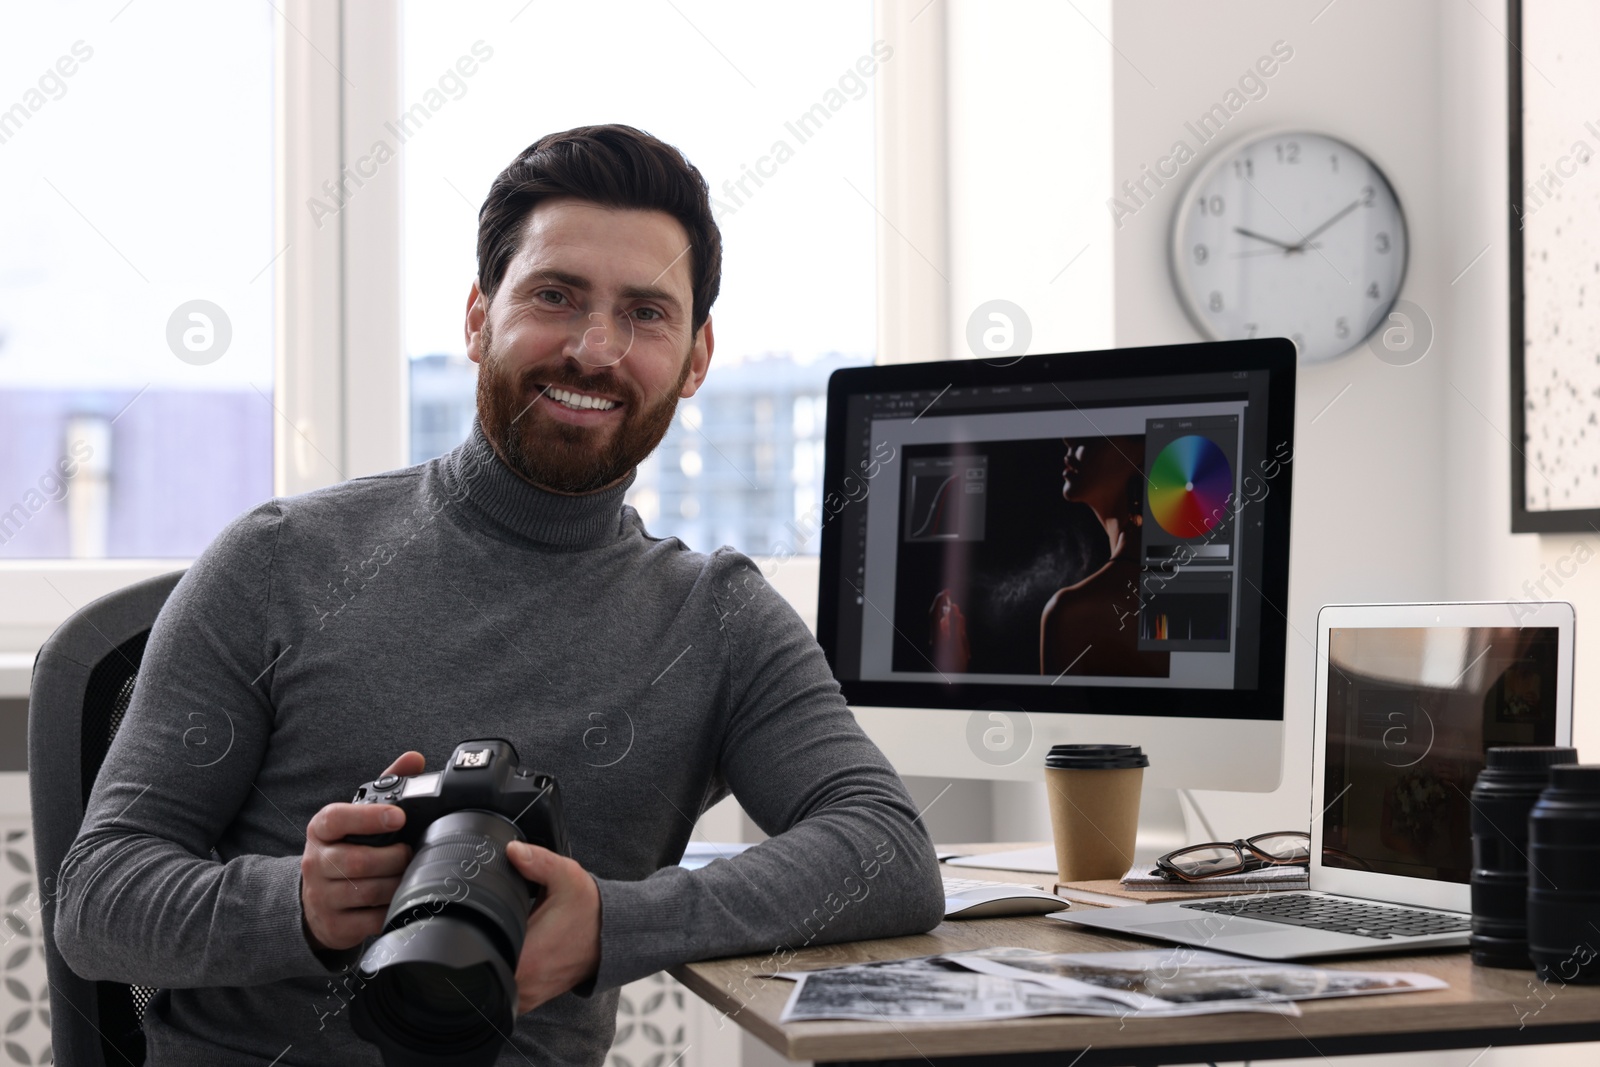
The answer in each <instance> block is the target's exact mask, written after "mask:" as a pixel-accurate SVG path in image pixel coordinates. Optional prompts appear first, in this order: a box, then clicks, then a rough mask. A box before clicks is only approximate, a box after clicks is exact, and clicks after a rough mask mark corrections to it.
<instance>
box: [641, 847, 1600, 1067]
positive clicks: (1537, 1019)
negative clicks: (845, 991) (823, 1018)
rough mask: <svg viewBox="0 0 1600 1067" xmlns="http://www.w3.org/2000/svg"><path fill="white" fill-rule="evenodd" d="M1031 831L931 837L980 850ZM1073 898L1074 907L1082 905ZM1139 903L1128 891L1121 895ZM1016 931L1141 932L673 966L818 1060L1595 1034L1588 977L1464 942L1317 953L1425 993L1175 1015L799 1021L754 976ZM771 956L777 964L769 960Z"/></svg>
mask: <svg viewBox="0 0 1600 1067" xmlns="http://www.w3.org/2000/svg"><path fill="white" fill-rule="evenodd" d="M1030 844H1037V842H1015V843H1005V844H988V845H941V846H940V851H957V852H963V853H981V852H992V851H1000V850H1004V849H1013V848H1025V847H1028V846H1029V845H1030ZM949 870H950V873H951V874H952V876H953V877H960V878H968V877H970V878H983V879H987V880H990V881H1015V882H1032V883H1035V884H1044V885H1047V886H1048V885H1049V884H1050V882H1052V881H1054V878H1053V877H1052V876H1051V875H1047V874H1040V875H1030V874H1025V873H1021V872H1018V871H989V870H982V869H977V868H970V867H954V868H949ZM1086 906H1087V905H1082V904H1075V905H1073V907H1086ZM1133 906H1134V907H1139V906H1140V905H1133ZM990 945H1020V946H1023V947H1025V948H1035V949H1040V950H1043V951H1048V952H1113V951H1121V950H1127V949H1137V948H1149V947H1150V946H1151V942H1148V941H1138V940H1133V939H1127V938H1118V937H1112V936H1107V935H1104V934H1101V933H1097V932H1094V931H1091V930H1089V929H1087V928H1084V927H1075V926H1070V925H1068V924H1066V923H1063V922H1061V921H1060V920H1058V919H1049V918H1045V917H1044V916H1042V915H1041V916H1027V917H1018V918H1008V919H969V920H963V921H955V922H951V921H946V922H943V923H940V924H939V925H938V926H937V927H935V928H934V929H933V930H931V931H929V932H928V933H926V934H919V935H916V936H913V937H897V938H890V939H886V940H881V941H856V942H849V943H845V944H839V945H822V946H817V947H811V948H806V949H801V950H798V951H796V952H795V953H794V954H793V955H792V956H791V957H789V958H787V959H783V960H774V958H773V957H771V956H770V955H763V956H748V957H742V958H730V959H721V960H707V961H704V962H701V963H691V964H686V965H684V966H681V967H675V968H673V969H672V971H671V974H672V976H673V977H674V978H676V979H677V980H678V981H679V982H681V983H683V984H684V985H685V986H687V987H688V988H689V989H691V990H693V991H694V992H695V993H696V994H697V995H698V996H700V997H701V998H702V999H704V1000H705V1001H707V1002H708V1003H710V1004H711V1005H712V1006H713V1007H715V1008H717V1009H719V1010H720V1011H723V1012H725V1013H727V1014H728V1015H729V1016H730V1017H731V1018H732V1019H733V1020H734V1021H735V1022H737V1023H738V1024H739V1025H740V1026H742V1027H744V1028H745V1029H746V1030H748V1031H750V1033H752V1034H754V1035H755V1036H756V1037H758V1038H760V1039H761V1040H762V1041H764V1042H766V1043H767V1044H768V1045H770V1046H771V1047H772V1048H774V1049H776V1050H777V1051H778V1052H779V1053H780V1054H782V1055H784V1056H787V1057H789V1058H790V1059H794V1060H808V1059H809V1060H816V1061H817V1062H818V1063H819V1064H823V1063H827V1064H838V1065H841V1067H843V1065H847V1064H853V1063H857V1062H860V1063H868V1062H871V1063H875V1064H880V1065H881V1064H883V1063H885V1062H888V1063H903V1064H907V1065H910V1064H924V1063H927V1062H928V1061H930V1060H931V1061H936V1062H937V1063H938V1064H939V1065H940V1067H978V1065H980V1064H994V1063H1002V1064H1006V1065H1010V1067H1044V1065H1047V1064H1048V1065H1050V1067H1112V1065H1134V1067H1138V1065H1144V1064H1160V1063H1194V1062H1204V1061H1206V1060H1217V1061H1220V1060H1244V1059H1248V1060H1262V1059H1268V1060H1270V1059H1284V1058H1291V1057H1302V1056H1304V1057H1310V1056H1318V1055H1320V1056H1345V1055H1355V1054H1370V1053H1380V1052H1414V1051H1421V1050H1426V1049H1451V1048H1484V1047H1486V1046H1489V1045H1494V1046H1496V1047H1503V1046H1508V1045H1530V1044H1548V1043H1554V1042H1570V1041H1600V986H1563V985H1559V984H1556V983H1551V985H1550V986H1548V987H1546V986H1544V985H1542V984H1541V983H1539V982H1538V981H1537V980H1536V979H1535V978H1534V976H1533V972H1532V971H1512V970H1500V969H1496V968H1489V967H1474V966H1472V964H1471V962H1470V961H1469V960H1468V957H1467V953H1466V952H1465V950H1463V951H1460V952H1452V953H1442V954H1437V955H1412V956H1388V957H1384V956H1373V957H1365V958H1361V959H1355V960H1347V961H1343V962H1323V963H1320V964H1319V966H1327V967H1334V968H1341V967H1342V968H1347V969H1355V970H1395V971H1421V972H1424V973H1427V974H1433V975H1437V976H1438V977H1440V978H1443V979H1444V980H1445V981H1447V982H1449V983H1450V988H1448V989H1441V990H1437V991H1430V992H1424V993H1399V994H1393V995H1385V996H1371V997H1348V998H1344V999H1338V1000H1322V1001H1309V1002H1305V1003H1302V1004H1301V1005H1300V1008H1301V1011H1302V1012H1303V1013H1304V1014H1303V1015H1302V1016H1301V1017H1299V1018H1284V1017H1282V1016H1276V1015H1267V1014H1257V1013H1244V1012H1236V1013H1229V1014H1225V1015H1200V1016H1191V1017H1188V1018H1178V1019H1136V1018H1129V1019H1115V1018H1095V1017H1089V1016H1077V1015H1051V1016H1043V1017H1038V1018H1031V1019H1008V1020H1005V1021H1002V1022H986V1023H934V1022H915V1023H903V1022H901V1023H895V1022H888V1021H885V1022H882V1023H877V1022H856V1021H844V1020H841V1021H832V1022H802V1023H790V1024H787V1025H783V1026H780V1025H779V1024H778V1015H779V1014H780V1013H781V1012H782V1010H783V1006H784V1004H785V1003H786V1002H787V1001H788V999H789V994H790V992H791V991H792V990H793V989H794V983H793V982H789V981H785V980H783V979H780V978H774V979H761V978H756V977H755V975H756V974H757V973H759V972H760V971H763V970H773V969H782V970H791V971H804V970H813V969H816V968H818V967H835V966H838V965H840V964H844V963H859V962H863V961H866V960H882V959H900V958H905V957H909V956H927V955H932V954H934V953H938V952H952V951H959V950H964V949H973V948H982V947H984V946H990ZM775 963H776V964H777V966H776V967H775V966H774V964H775Z"/></svg>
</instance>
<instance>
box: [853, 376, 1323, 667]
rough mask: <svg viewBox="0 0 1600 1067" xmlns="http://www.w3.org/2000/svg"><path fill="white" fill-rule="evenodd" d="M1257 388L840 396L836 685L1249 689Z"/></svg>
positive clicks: (1251, 384)
mask: <svg viewBox="0 0 1600 1067" xmlns="http://www.w3.org/2000/svg"><path fill="white" fill-rule="evenodd" d="M1268 377H1269V373H1268V371H1266V370H1264V369H1258V370H1225V371H1214V372H1206V373H1195V374H1163V375H1159V376H1155V375H1150V376H1144V377H1132V376H1130V377H1128V378H1122V379H1112V378H1093V379H1087V380H1069V379H1067V378H1066V377H1065V376H1063V375H1060V374H1059V373H1058V374H1057V375H1056V376H1055V380H1040V381H1035V382H1024V381H1013V382H1010V383H1007V384H994V385H984V386H979V387H975V388H947V389H944V390H942V391H941V390H939V389H935V388H929V389H923V390H904V391H886V392H868V391H862V392H857V393H851V394H847V395H846V396H845V397H844V404H845V437H844V448H845V452H844V471H845V475H844V479H843V485H842V487H840V488H841V490H842V491H843V492H844V493H845V494H846V495H847V496H848V497H849V499H850V501H851V503H852V504H853V505H855V506H850V507H847V508H845V509H843V510H842V511H841V513H840V519H841V520H842V521H843V524H844V525H843V529H842V531H841V534H840V544H841V550H840V556H839V568H838V574H837V578H838V582H839V588H838V600H837V604H838V612H837V625H838V631H837V642H836V651H835V657H836V662H835V671H836V673H837V675H838V677H839V678H840V679H841V681H847V680H849V681H859V682H863V683H874V682H876V683H918V682H920V683H941V682H948V681H958V682H961V683H979V684H983V685H986V686H1056V687H1058V691H1059V687H1063V686H1068V687H1072V686H1077V687H1090V686H1092V687H1141V688H1145V689H1149V688H1173V689H1191V690H1193V689H1213V690H1225V689H1232V690H1241V689H1243V690H1248V689H1254V688H1256V686H1257V684H1258V677H1259V671H1260V662H1259V660H1260V656H1261V655H1262V650H1261V620H1262V611H1263V610H1274V609H1272V608H1270V607H1264V605H1263V603H1262V592H1261V590H1262V586H1263V580H1262V545H1263V539H1264V537H1265V536H1267V534H1266V532H1265V531H1264V529H1263V519H1264V513H1265V511H1266V509H1265V508H1264V507H1261V506H1259V505H1260V503H1261V501H1263V500H1265V499H1266V497H1267V496H1268V494H1270V493H1271V492H1272V491H1273V490H1274V480H1275V479H1277V478H1279V477H1280V474H1281V472H1284V471H1286V470H1287V467H1288V463H1289V461H1290V459H1291V458H1292V457H1291V455H1290V443H1289V442H1288V441H1283V442H1279V443H1278V444H1277V446H1276V447H1272V446H1271V445H1269V442H1268V440H1267V398H1268ZM1283 481H1284V483H1286V482H1287V476H1286V475H1283ZM1284 492H1287V489H1284ZM1278 536H1283V537H1286V536H1287V531H1286V530H1284V531H1279V532H1278ZM990 691H993V690H990ZM1041 695H1042V694H1041Z"/></svg>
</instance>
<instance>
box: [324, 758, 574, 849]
mask: <svg viewBox="0 0 1600 1067" xmlns="http://www.w3.org/2000/svg"><path fill="white" fill-rule="evenodd" d="M351 803H352V804H393V805H395V806H396V807H398V808H400V809H401V810H402V811H404V812H405V813H406V821H405V825H404V826H401V827H400V828H399V829H398V830H391V831H389V832H388V833H382V834H352V835H350V836H349V837H346V838H345V840H346V841H348V842H350V843H351V844H356V845H376V846H383V845H389V844H393V843H395V842H396V841H398V842H401V843H403V844H406V845H409V846H411V849H412V851H413V852H415V851H416V848H417V846H418V844H420V843H421V841H422V838H423V835H424V834H426V833H427V831H428V827H430V826H432V825H433V824H434V822H436V821H437V820H439V819H440V818H443V817H444V816H446V815H450V814H453V813H454V812H458V811H464V810H477V811H487V812H491V813H493V814H496V815H499V816H502V817H503V818H505V819H506V820H507V821H508V822H510V823H512V824H513V825H515V826H516V828H517V829H518V830H519V831H521V833H522V839H523V840H524V841H526V842H528V843H529V844H531V845H539V846H541V847H543V848H547V849H549V850H550V851H551V852H554V853H556V854H558V855H561V856H570V855H572V849H571V845H570V844H569V842H568V840H567V824H566V820H565V819H564V818H563V817H562V814H561V791H560V789H559V788H558V787H557V785H556V780H555V779H554V778H552V777H551V776H550V775H548V774H539V773H537V772H535V771H532V770H529V769H528V768H526V767H523V766H522V765H521V763H520V761H519V760H518V758H517V750H516V749H515V748H514V747H512V744H511V742H509V741H507V740H505V739H503V738H499V737H491V738H484V739H481V740H476V741H463V742H461V744H459V745H457V746H456V750H455V752H453V753H452V754H451V756H450V760H449V762H448V763H446V764H445V766H444V769H443V770H438V771H428V772H426V773H423V774H416V775H411V776H409V777H401V776H400V775H395V774H386V775H383V776H382V777H380V778H376V779H374V780H373V781H370V782H367V783H366V784H365V785H363V786H361V787H360V788H359V789H357V790H356V795H355V796H354V797H353V798H352V799H351Z"/></svg>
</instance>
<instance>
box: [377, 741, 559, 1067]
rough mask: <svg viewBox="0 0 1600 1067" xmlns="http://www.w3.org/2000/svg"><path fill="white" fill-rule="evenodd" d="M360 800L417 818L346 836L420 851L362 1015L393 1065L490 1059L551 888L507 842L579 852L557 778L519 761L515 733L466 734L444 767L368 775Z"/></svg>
mask: <svg viewBox="0 0 1600 1067" xmlns="http://www.w3.org/2000/svg"><path fill="white" fill-rule="evenodd" d="M352 803H355V804H393V805H395V806H397V807H399V808H401V809H402V810H404V811H405V813H406V821H405V825H404V826H402V827H401V828H400V829H398V830H395V831H392V832H390V833H385V834H364V835H354V836H351V837H347V838H345V840H346V841H347V842H350V843H352V844H358V845H379V846H382V845H388V844H392V843H394V842H396V841H399V842H403V843H405V844H407V845H410V846H411V849H412V856H411V863H410V865H409V866H407V867H406V872H405V874H404V875H403V876H402V877H401V879H400V886H399V888H397V889H396V890H395V894H394V898H393V900H392V901H391V902H390V904H389V913H388V916H387V918H386V919H385V920H384V926H383V932H382V933H381V934H380V935H379V936H378V938H377V940H375V941H374V942H373V943H372V945H371V946H370V947H369V948H368V949H367V950H366V952H365V953H364V954H363V955H362V957H361V962H360V964H359V965H358V970H359V972H360V975H361V977H362V978H363V979H364V980H365V982H366V984H365V986H364V987H363V988H362V990H361V992H360V994H359V995H358V996H356V997H355V999H354V1002H353V1004H352V1011H351V1024H352V1025H353V1026H354V1028H355V1031H356V1033H357V1034H358V1035H360V1036H361V1037H362V1038H364V1039H366V1040H367V1041H370V1042H372V1043H373V1044H375V1045H377V1046H378V1048H379V1049H380V1050H381V1051H382V1052H383V1059H384V1063H385V1064H387V1065H388V1067H424V1065H426V1067H440V1065H450V1067H478V1065H485V1067H487V1065H489V1064H492V1063H494V1061H495V1059H496V1057H497V1056H498V1055H499V1053H500V1049H501V1047H502V1045H503V1044H504V1043H505V1040H506V1038H505V1036H504V1035H507V1034H510V1033H511V1028H512V1025H513V1021H514V1019H515V1015H516V1003H517V984H516V969H517V960H518V959H519V957H520V956H521V954H522V940H523V934H524V932H525V931H526V928H527V923H528V915H529V914H530V913H531V912H532V911H533V909H534V908H535V907H536V906H537V905H538V904H539V902H540V901H542V900H543V899H544V887H543V886H539V885H535V884H532V883H530V882H528V881H527V880H526V879H524V878H523V877H522V875H521V874H519V873H518V872H517V869H516V868H515V867H513V866H512V865H511V861H510V860H509V859H507V858H506V846H507V845H509V844H510V843H511V842H513V841H526V842H528V843H529V844H534V845H540V846H542V847H544V848H547V849H549V850H550V851H552V852H555V853H557V854H559V855H562V856H570V855H571V854H572V852H571V848H570V847H569V845H568V841H567V827H566V822H565V821H564V820H563V818H562V815H561V794H560V792H559V790H558V789H557V788H556V781H555V779H554V778H552V777H550V776H549V775H548V774H537V773H535V772H533V771H530V770H528V769H527V768H525V767H522V766H520V765H519V763H518V760H517V750H516V749H515V748H513V747H512V746H511V743H510V742H509V741H505V740H502V739H500V738H488V739H486V740H481V741H463V742H462V743H461V744H459V745H457V746H456V750H455V752H454V754H452V755H451V757H450V762H449V763H448V764H446V765H445V767H444V769H443V770H438V771H429V772H428V773H426V774H418V775H413V776H411V777H408V778H402V777H400V776H398V775H393V774H388V775H384V776H383V777H381V778H378V779H377V780H375V781H371V782H368V783H367V784H366V785H363V786H362V787H361V788H360V789H358V790H356V795H355V797H354V799H353V800H352Z"/></svg>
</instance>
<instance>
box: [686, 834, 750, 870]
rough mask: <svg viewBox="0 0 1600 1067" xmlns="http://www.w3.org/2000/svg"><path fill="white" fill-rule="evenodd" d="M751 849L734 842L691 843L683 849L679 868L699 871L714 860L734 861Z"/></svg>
mask: <svg viewBox="0 0 1600 1067" xmlns="http://www.w3.org/2000/svg"><path fill="white" fill-rule="evenodd" d="M749 847H750V846H749V845H745V844H740V843H738V842H734V841H690V842H689V843H688V844H687V845H685V846H684V848H683V859H681V860H679V861H678V866H679V867H683V868H685V869H687V870H691V871H697V870H699V869H700V868H701V867H704V866H705V865H706V864H708V863H710V862H711V861H712V860H717V859H732V858H733V857H735V856H737V855H738V854H739V853H741V852H743V851H744V850H745V849H747V848H749Z"/></svg>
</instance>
